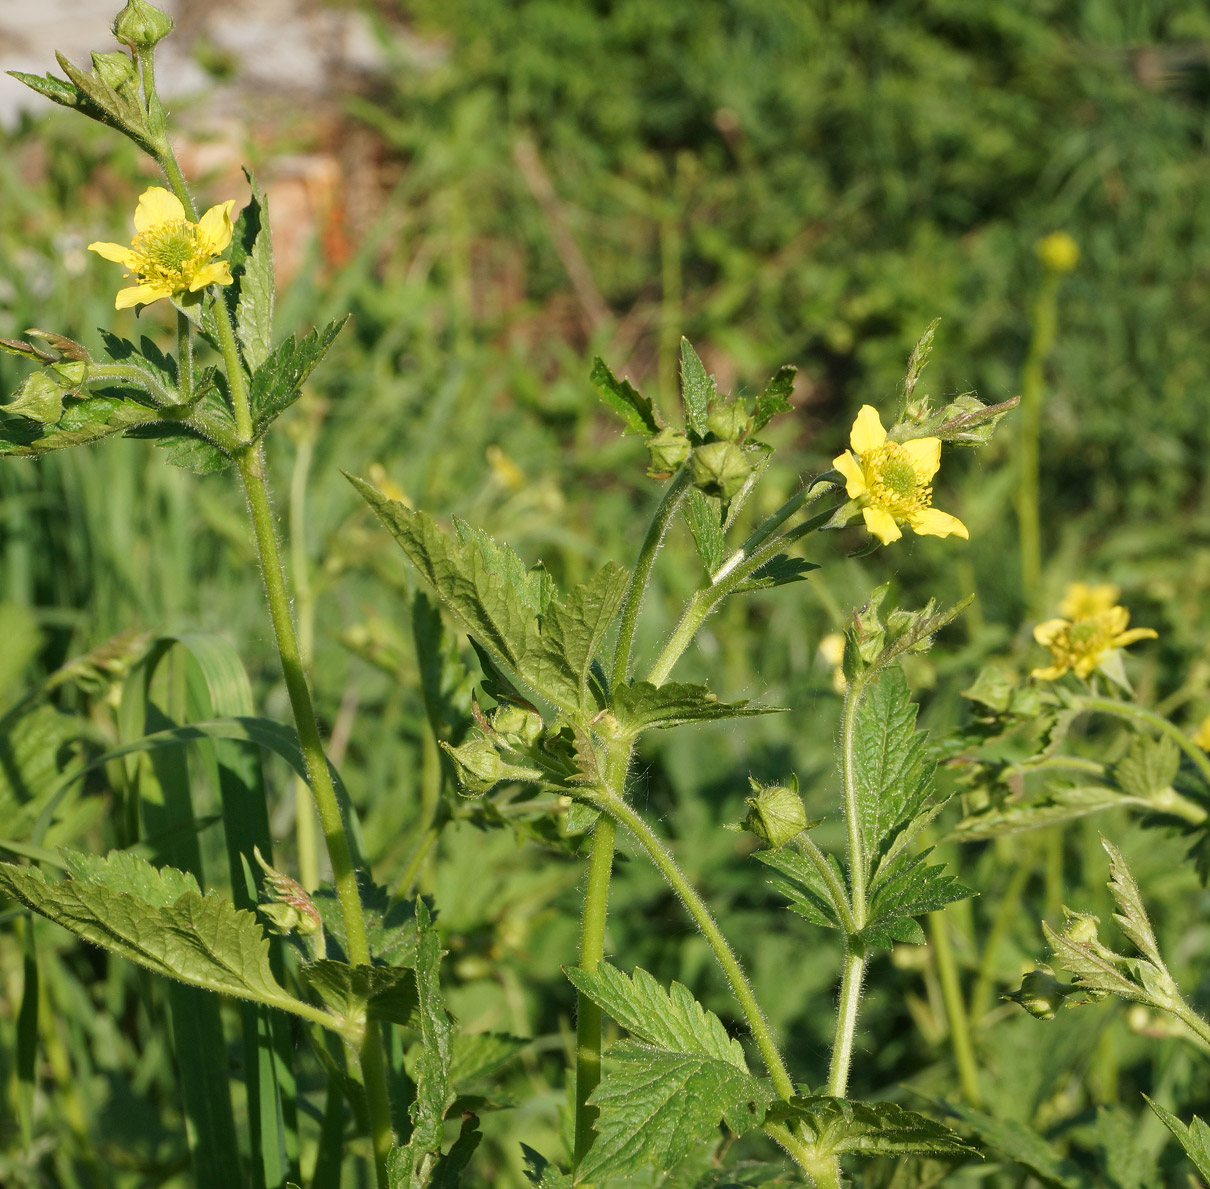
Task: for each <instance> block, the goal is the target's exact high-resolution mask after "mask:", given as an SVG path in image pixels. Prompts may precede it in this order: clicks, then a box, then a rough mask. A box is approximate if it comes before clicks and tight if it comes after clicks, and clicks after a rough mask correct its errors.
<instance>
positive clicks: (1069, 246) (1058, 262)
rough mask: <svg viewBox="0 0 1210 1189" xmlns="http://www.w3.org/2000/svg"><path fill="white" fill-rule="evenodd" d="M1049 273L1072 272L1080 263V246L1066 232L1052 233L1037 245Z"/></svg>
mask: <svg viewBox="0 0 1210 1189" xmlns="http://www.w3.org/2000/svg"><path fill="white" fill-rule="evenodd" d="M1035 250H1036V251H1037V253H1038V258H1039V259H1040V260H1041V261H1042V264H1043V265H1044V266H1045V267H1046V270H1047V271H1048V272H1053V273H1065V272H1071V271H1072V270H1073V269H1074V268H1075V266H1076V265H1077V264H1078V263H1079V262H1080V246H1079V244H1077V243H1076V241H1075V240H1074V239H1072V238H1071V236H1070V235H1068V234H1067V232H1066V231H1052V232H1051V233H1050V234H1049V235H1047V236H1044V237H1043V238H1042V239H1040V240H1038V242H1037V244H1036V245H1035Z"/></svg>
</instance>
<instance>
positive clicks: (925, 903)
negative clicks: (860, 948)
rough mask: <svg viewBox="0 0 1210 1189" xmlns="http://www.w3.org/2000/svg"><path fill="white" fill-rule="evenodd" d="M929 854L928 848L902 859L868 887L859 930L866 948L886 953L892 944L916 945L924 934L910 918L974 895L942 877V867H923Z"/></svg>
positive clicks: (880, 873)
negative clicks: (866, 906) (867, 901)
mask: <svg viewBox="0 0 1210 1189" xmlns="http://www.w3.org/2000/svg"><path fill="white" fill-rule="evenodd" d="M930 853H931V848H930V850H926V851H922V852H921V853H920V854H918V855H915V856H914V857H909V856H907V855H904V856H902V857H901V858H900V859H899V860H897V861H896V862H894V863H892V864H891V865H890V866H888V867H886V868H884V869H883V870H882V871H880V872H879V874H878V876H877V878H876V879H875V880H874V881H873V882H872V883H871V884H870V889H869V896H870V904H869V916H868V918H867V924H866V927H865V928H864V929H863V930H862V936H863V937H864V938H865V939H866V941H867V942H868V943H869V944H870V945H874V946H878V947H879V948H882V949H890V948H891V943H892V942H894V941H910V942H912V943H913V944H916V945H919V944H921V943H922V942H923V941H924V934H923V933H922V932H921V931H920V927H919V926H918V925H917V924H916V923H915V921H914V919H913V918H915V917H918V916H923V915H924V914H925V913H929V912H935V911H936V910H937V909H939V908H944V907H945V905H947V904H949V903H951V902H952V901H954V900H965V899H966V897H968V896H973V895H974V892H973V891H972V890H971V889H970V888H968V887H965V886H964V885H963V884H960V883H959V882H958V881H957V880H956V879H954V877H953V876H952V875H946V874H945V873H944V872H945V869H944V867H942V866H940V865H936V866H932V867H930V866H927V865H926V864H925V859H926V858H927V857H928V856H929V854H930Z"/></svg>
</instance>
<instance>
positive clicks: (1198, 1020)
mask: <svg viewBox="0 0 1210 1189" xmlns="http://www.w3.org/2000/svg"><path fill="white" fill-rule="evenodd" d="M1172 1014H1173V1015H1174V1016H1176V1018H1177V1019H1178V1020H1180V1021H1181V1023H1182V1024H1184V1025H1185V1027H1186V1028H1188V1029H1189V1030H1190V1031H1191V1032H1192V1033H1193V1034H1194V1035H1195V1036H1197V1038H1198V1039H1199V1040H1200V1041H1201V1042H1202V1044H1203V1045H1205V1046H1206V1047H1207V1049H1210V1024H1207V1023H1206V1021H1205V1020H1203V1019H1202V1017H1201V1016H1199V1015H1198V1014H1197V1012H1195V1011H1194V1010H1193V1008H1191V1007H1190V1006H1189V1005H1188V1004H1187V1003H1186V1002H1185V1001H1184V999H1181V1001H1180V1004H1179V1006H1178V1007H1177V1008H1176V1009H1174V1010H1173V1011H1172Z"/></svg>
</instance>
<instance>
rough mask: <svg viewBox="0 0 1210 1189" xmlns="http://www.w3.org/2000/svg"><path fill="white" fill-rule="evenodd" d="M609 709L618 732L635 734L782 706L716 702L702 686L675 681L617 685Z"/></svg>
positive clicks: (777, 710)
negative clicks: (620, 730) (617, 724)
mask: <svg viewBox="0 0 1210 1189" xmlns="http://www.w3.org/2000/svg"><path fill="white" fill-rule="evenodd" d="M609 708H610V710H612V711H613V713H614V716H615V717H616V718H617V720H618V723H619V725H620V726H621V728H622V730H624V731H628V732H630V733H632V734H635V735H638V734H640V733H641V732H642V731H648V730H651V729H653V728H657V727H658V728H667V727H677V726H680V725H681V724H682V723H689V722H712V721H714V720H716V719H721V718H748V717H751V716H752V715H755V714H780V713H782V711H783V710H784V709H785V707H783V706H749V705H748V703H747V701H742V702H720V701H719V700H718V695H717V694H714V693H711V692H710V690H709V689H708V688H707V687H706V686H704V685H690V684H687V683H685V682H678V681H670V682H668V683H667V684H665V685H658V686H657V685H652V684H651V682H649V681H633V682H630V683H629V684H622V685H618V686H617V687H615V688H614V690H613V691H612V693H611V695H610V706H609Z"/></svg>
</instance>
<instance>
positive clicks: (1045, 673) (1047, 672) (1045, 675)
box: [1029, 665, 1067, 681]
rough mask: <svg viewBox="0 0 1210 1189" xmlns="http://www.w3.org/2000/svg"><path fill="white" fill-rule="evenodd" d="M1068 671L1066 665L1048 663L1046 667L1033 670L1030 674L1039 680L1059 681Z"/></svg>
mask: <svg viewBox="0 0 1210 1189" xmlns="http://www.w3.org/2000/svg"><path fill="white" fill-rule="evenodd" d="M1066 672H1067V666H1066V665H1048V666H1047V667H1046V668H1045V669H1034V670H1032V671H1031V672H1030V674H1029V675H1030V676H1031V677H1036V678H1037V679H1038V680H1039V681H1058V680H1059V678H1060V677H1062V676H1063V674H1064V673H1066Z"/></svg>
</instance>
